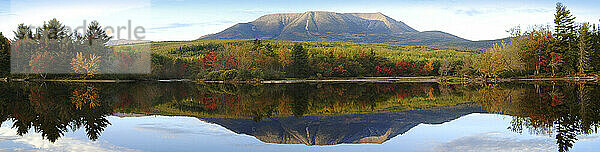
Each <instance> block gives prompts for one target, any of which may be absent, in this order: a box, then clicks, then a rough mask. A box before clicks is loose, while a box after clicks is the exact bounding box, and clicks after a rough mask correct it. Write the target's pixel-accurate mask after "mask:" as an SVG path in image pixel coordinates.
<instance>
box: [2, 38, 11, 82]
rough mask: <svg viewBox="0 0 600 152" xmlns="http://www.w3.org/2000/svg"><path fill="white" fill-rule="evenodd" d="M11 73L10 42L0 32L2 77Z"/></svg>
mask: <svg viewBox="0 0 600 152" xmlns="http://www.w3.org/2000/svg"><path fill="white" fill-rule="evenodd" d="M9 73H10V41H9V40H8V39H7V38H6V37H4V35H2V32H0V76H2V77H5V76H8V74H9Z"/></svg>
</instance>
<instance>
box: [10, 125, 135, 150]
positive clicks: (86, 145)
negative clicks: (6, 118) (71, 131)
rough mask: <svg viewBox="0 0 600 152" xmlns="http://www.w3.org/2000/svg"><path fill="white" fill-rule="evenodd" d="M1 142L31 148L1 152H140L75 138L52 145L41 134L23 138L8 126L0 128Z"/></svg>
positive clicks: (66, 138)
mask: <svg viewBox="0 0 600 152" xmlns="http://www.w3.org/2000/svg"><path fill="white" fill-rule="evenodd" d="M0 141H2V142H7V141H10V142H13V143H20V144H23V145H27V146H30V147H14V148H12V149H11V148H5V149H1V150H7V151H74V152H86V151H90V152H95V151H106V152H118V151H138V150H133V149H128V148H125V147H119V146H115V145H111V144H109V143H106V142H100V141H90V140H87V139H84V140H81V139H77V138H74V137H62V138H60V139H58V140H56V142H54V143H52V142H50V141H48V140H46V139H44V138H42V134H41V133H28V134H25V135H23V136H19V135H17V130H16V129H12V128H9V127H6V126H3V127H0Z"/></svg>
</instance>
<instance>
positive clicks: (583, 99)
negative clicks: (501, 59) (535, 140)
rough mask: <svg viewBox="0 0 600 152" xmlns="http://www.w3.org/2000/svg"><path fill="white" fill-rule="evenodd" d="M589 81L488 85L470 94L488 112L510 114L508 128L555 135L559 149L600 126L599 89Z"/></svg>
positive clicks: (567, 147)
mask: <svg viewBox="0 0 600 152" xmlns="http://www.w3.org/2000/svg"><path fill="white" fill-rule="evenodd" d="M598 88H599V87H598V86H597V85H592V84H584V83H577V84H567V83H562V84H557V83H551V84H531V85H513V86H511V85H504V86H502V87H500V86H497V85H488V86H485V87H483V88H480V89H478V90H477V93H475V94H473V97H474V99H475V101H478V103H479V104H480V105H481V107H483V108H484V109H486V110H487V111H489V112H493V113H500V114H509V115H511V116H513V120H512V121H511V126H510V127H509V129H510V130H512V131H514V132H518V133H522V132H523V130H528V131H529V133H531V134H537V135H554V137H555V138H556V140H557V141H556V143H557V145H558V150H559V151H568V150H569V149H570V148H571V147H573V144H574V143H575V142H576V141H577V136H579V135H585V134H592V133H596V132H597V127H598V126H600V119H599V118H600V113H599V111H600V101H599V100H598V99H600V97H598V94H599V92H598V91H600V89H598Z"/></svg>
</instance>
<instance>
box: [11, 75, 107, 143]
mask: <svg viewBox="0 0 600 152" xmlns="http://www.w3.org/2000/svg"><path fill="white" fill-rule="evenodd" d="M0 92H2V94H1V95H0V116H1V119H0V121H1V122H5V121H7V120H11V121H13V122H14V124H13V126H12V128H16V129H17V134H18V135H21V136H23V135H24V134H27V133H28V132H29V130H31V129H33V130H34V131H35V132H37V133H41V134H42V137H43V138H45V139H47V140H49V141H51V142H54V141H56V140H57V139H58V138H60V137H61V136H63V135H64V133H65V132H67V131H69V130H71V131H75V130H77V129H78V128H81V127H83V128H85V130H86V133H87V135H88V137H89V139H91V140H96V139H98V137H99V136H100V134H101V132H102V131H103V130H104V128H106V127H107V126H108V125H109V124H110V123H109V122H108V120H107V119H106V118H105V117H106V116H108V115H110V114H111V112H112V109H111V108H110V106H109V104H102V103H100V102H101V101H102V100H101V98H100V95H99V94H98V92H97V91H96V88H95V87H94V86H93V85H89V84H78V85H66V84H56V83H52V84H45V83H43V84H36V83H28V84H15V83H7V84H3V85H1V86H0Z"/></svg>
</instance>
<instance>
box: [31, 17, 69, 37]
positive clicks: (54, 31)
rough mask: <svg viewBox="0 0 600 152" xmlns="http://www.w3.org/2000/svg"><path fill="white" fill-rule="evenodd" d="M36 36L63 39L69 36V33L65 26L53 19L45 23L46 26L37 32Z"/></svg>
mask: <svg viewBox="0 0 600 152" xmlns="http://www.w3.org/2000/svg"><path fill="white" fill-rule="evenodd" d="M36 34H38V36H46V37H48V39H63V38H67V37H68V36H69V31H68V29H67V28H66V27H65V25H63V24H62V23H61V22H59V21H58V20H57V19H56V18H53V19H52V20H50V21H48V22H44V25H43V26H42V28H41V29H38V31H36Z"/></svg>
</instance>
